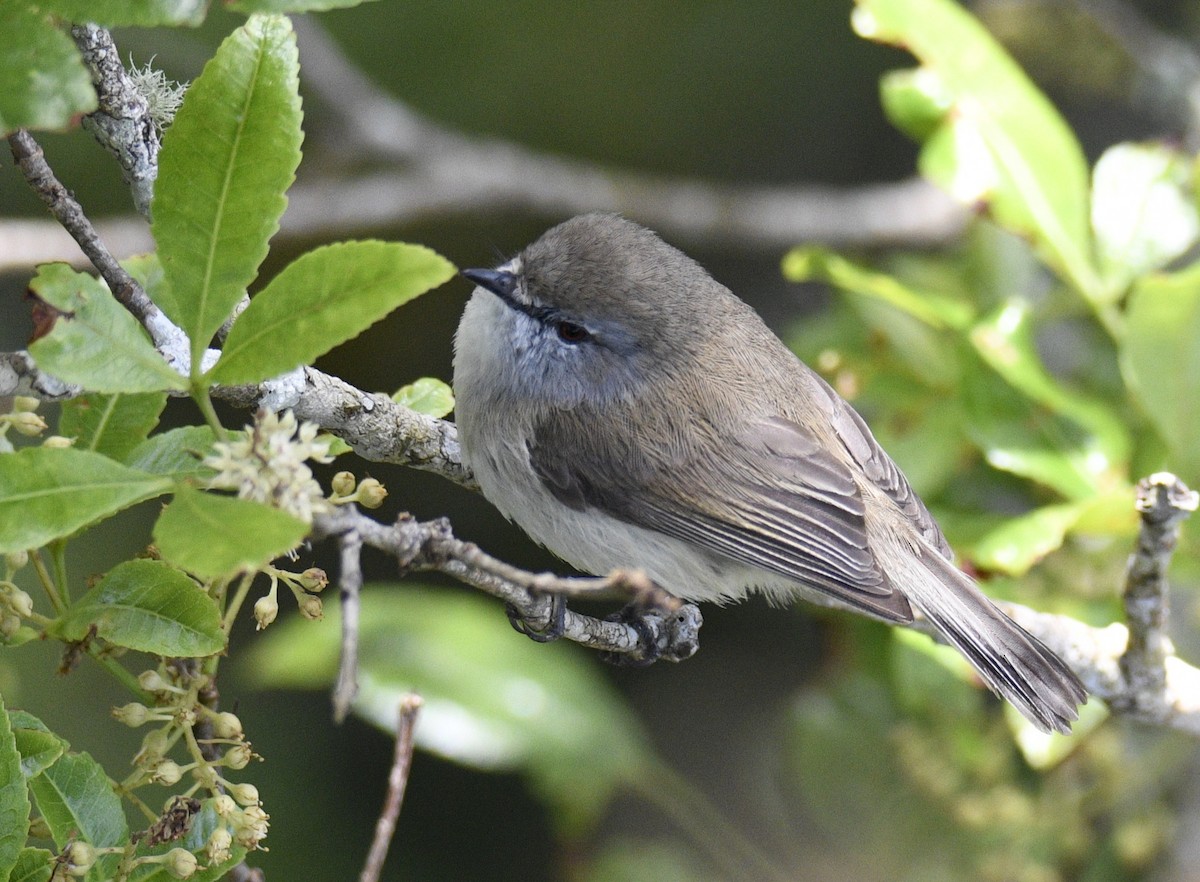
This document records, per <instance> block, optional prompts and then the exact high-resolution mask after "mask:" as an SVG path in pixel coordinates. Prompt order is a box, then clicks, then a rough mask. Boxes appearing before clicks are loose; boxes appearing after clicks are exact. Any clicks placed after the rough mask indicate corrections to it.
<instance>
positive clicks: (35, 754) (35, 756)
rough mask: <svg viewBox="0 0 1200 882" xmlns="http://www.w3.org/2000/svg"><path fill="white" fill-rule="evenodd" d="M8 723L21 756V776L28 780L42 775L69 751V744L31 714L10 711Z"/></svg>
mask: <svg viewBox="0 0 1200 882" xmlns="http://www.w3.org/2000/svg"><path fill="white" fill-rule="evenodd" d="M8 721H9V724H10V725H11V726H12V732H13V738H14V739H15V741H16V743H17V751H18V752H19V753H20V754H21V774H22V775H24V776H25V777H26V778H32V777H33V776H34V775H37V774H39V773H41V772H42V770H43V769H45V768H47V767H48V766H49V765H50V764H51V763H53V762H54V761H55V760H57V759H58V758H59V757H60V756H62V755H63V753H64V751H66V749H67V742H66V741H64V740H63V739H62V738H59V737H58V736H57V735H55V734H54V733H53V732H51V731H50V730H49V729H48V728H46V724H45V723H43V722H42V721H41V720H39V719H38V718H37V717H35V716H34V715H33V714H31V713H27V712H25V711H9V712H8Z"/></svg>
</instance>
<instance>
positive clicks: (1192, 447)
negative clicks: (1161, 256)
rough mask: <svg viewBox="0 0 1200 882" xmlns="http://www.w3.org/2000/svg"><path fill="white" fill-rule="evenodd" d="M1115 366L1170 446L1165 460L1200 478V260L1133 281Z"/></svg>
mask: <svg viewBox="0 0 1200 882" xmlns="http://www.w3.org/2000/svg"><path fill="white" fill-rule="evenodd" d="M1126 317H1127V325H1126V333H1125V340H1124V342H1123V343H1122V347H1121V372H1122V373H1123V374H1124V376H1125V380H1126V382H1127V383H1128V384H1129V387H1130V389H1131V390H1133V392H1134V394H1135V395H1136V396H1137V398H1138V400H1139V401H1140V403H1141V405H1142V408H1143V410H1145V412H1146V415H1147V416H1149V417H1150V420H1151V421H1152V422H1153V423H1154V425H1155V427H1156V428H1157V429H1158V431H1159V433H1160V434H1161V435H1162V437H1163V440H1164V441H1166V442H1167V444H1168V446H1169V447H1170V456H1171V458H1170V461H1169V462H1168V463H1167V466H1168V467H1169V468H1171V469H1172V470H1173V471H1177V472H1178V473H1179V474H1180V475H1181V476H1182V477H1183V478H1184V480H1186V481H1188V482H1189V483H1191V484H1193V485H1194V484H1195V482H1196V481H1197V480H1198V479H1200V444H1197V441H1196V439H1197V438H1200V396H1198V395H1197V393H1196V390H1197V389H1200V263H1195V264H1192V265H1191V266H1190V267H1188V268H1187V269H1185V270H1181V271H1180V272H1178V273H1173V274H1171V275H1156V276H1149V277H1147V278H1145V279H1142V280H1141V281H1140V282H1138V283H1137V284H1136V285H1135V286H1134V289H1133V292H1132V293H1131V295H1130V299H1129V309H1128V311H1127V313H1126Z"/></svg>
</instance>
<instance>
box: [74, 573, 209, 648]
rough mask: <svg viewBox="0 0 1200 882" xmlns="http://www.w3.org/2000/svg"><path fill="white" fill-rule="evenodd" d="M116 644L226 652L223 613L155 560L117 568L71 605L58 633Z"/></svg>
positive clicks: (188, 582)
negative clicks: (90, 636)
mask: <svg viewBox="0 0 1200 882" xmlns="http://www.w3.org/2000/svg"><path fill="white" fill-rule="evenodd" d="M92 628H95V629H96V633H97V634H98V635H99V636H101V637H103V638H104V639H105V640H107V641H108V642H109V643H113V644H115V645H117V646H124V647H126V648H128V649H136V650H138V651H140V652H149V653H152V654H154V655H165V656H181V657H186V658H194V657H197V656H203V655H212V654H213V653H214V652H220V651H221V650H222V649H224V648H225V634H224V632H223V631H222V630H221V612H220V610H218V609H217V605H216V603H215V602H214V601H213V599H212V598H211V597H209V596H208V595H207V594H206V593H205V592H204V591H203V590H202V589H201V588H200V586H198V585H197V584H196V583H195V582H194V581H192V580H191V579H189V578H188V577H187V576H185V575H184V574H183V573H181V572H179V570H177V569H175V568H173V567H170V566H168V565H167V564H165V563H162V562H161V561H155V560H129V561H125V562H124V563H120V564H117V565H116V566H115V567H113V568H112V569H111V570H109V572H108V573H107V574H106V575H105V576H104V578H103V579H101V580H100V582H99V583H98V584H97V585H96V586H95V587H94V588H92V589H91V590H90V591H88V593H87V594H85V595H84V596H83V597H81V598H80V599H79V600H78V601H76V602H75V603H73V604H72V605H71V608H70V609H69V610H67V612H66V614H65V615H64V616H63V617H62V619H61V620H59V623H58V625H57V627H56V628H55V631H56V633H57V634H58V635H59V636H61V637H63V638H64V639H66V640H82V639H83V638H84V637H86V636H87V634H88V633H89V631H90V630H91V629H92Z"/></svg>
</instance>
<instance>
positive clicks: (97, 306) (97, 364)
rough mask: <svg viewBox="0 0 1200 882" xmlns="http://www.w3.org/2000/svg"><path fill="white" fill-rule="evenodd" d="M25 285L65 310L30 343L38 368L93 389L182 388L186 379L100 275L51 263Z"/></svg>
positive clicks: (126, 390)
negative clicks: (115, 297)
mask: <svg viewBox="0 0 1200 882" xmlns="http://www.w3.org/2000/svg"><path fill="white" fill-rule="evenodd" d="M29 287H30V288H31V289H32V290H33V292H34V293H35V294H37V296H38V297H40V298H41V299H42V300H44V301H46V302H47V303H49V304H50V305H51V306H53V307H55V308H56V309H58V310H60V311H61V312H63V313H65V314H64V315H59V316H58V317H57V319H56V320H55V322H54V327H53V328H52V329H51V331H50V333H49V334H47V335H46V336H45V337H42V338H40V339H38V340H35V341H34V342H33V343H31V344H30V345H29V354H30V355H32V356H33V358H34V360H35V361H36V362H37V363H38V366H39V367H40V368H42V369H43V370H45V371H49V372H50V373H52V374H54V375H55V376H56V377H58V378H59V379H61V380H65V381H67V382H68V383H76V384H78V385H80V386H82V387H83V388H85V389H88V390H89V391H92V392H157V391H158V390H160V389H185V388H187V380H186V379H184V378H183V377H181V376H180V375H179V374H177V373H176V372H175V371H173V370H172V369H171V368H170V367H169V366H168V365H167V363H166V361H165V360H164V359H163V357H162V356H161V355H159V354H158V352H157V350H155V348H154V346H153V344H151V342H150V340H149V338H148V337H147V336H146V332H145V331H144V330H143V329H142V326H141V325H139V324H138V322H137V319H135V318H134V317H133V316H132V315H130V314H129V312H128V311H127V310H126V309H125V308H124V307H123V306H121V304H119V303H117V301H116V300H115V299H114V298H113V296H112V294H111V293H109V290H108V287H107V286H106V285H105V284H104V282H102V281H101V280H100V279H97V278H95V277H94V276H90V275H88V274H87V273H77V272H75V270H73V269H71V268H70V267H69V266H67V265H66V264H65V263H50V264H44V265H43V266H41V267H40V268H39V270H38V274H37V275H36V276H35V277H34V278H33V281H31V282H30V283H29Z"/></svg>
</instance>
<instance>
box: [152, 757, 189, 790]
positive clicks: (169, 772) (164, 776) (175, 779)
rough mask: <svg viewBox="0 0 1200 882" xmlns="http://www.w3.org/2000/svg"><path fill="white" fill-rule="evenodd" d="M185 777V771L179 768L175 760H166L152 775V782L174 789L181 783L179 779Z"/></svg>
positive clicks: (156, 767) (155, 768)
mask: <svg viewBox="0 0 1200 882" xmlns="http://www.w3.org/2000/svg"><path fill="white" fill-rule="evenodd" d="M182 777H183V769H181V768H179V763H177V762H175V760H169V759H165V760H163V761H162V762H161V763H159V764H158V765H157V766H155V767H154V771H153V772H151V773H150V780H151V781H154V782H155V783H157V784H162V785H164V786H166V787H173V786H174V785H176V784H178V783H179V779H180V778H182Z"/></svg>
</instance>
